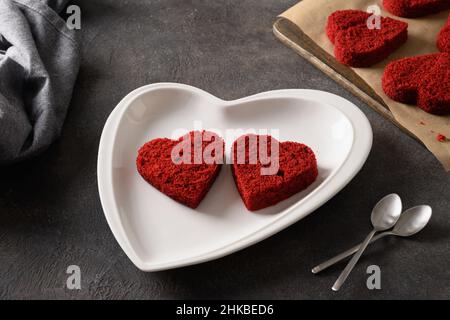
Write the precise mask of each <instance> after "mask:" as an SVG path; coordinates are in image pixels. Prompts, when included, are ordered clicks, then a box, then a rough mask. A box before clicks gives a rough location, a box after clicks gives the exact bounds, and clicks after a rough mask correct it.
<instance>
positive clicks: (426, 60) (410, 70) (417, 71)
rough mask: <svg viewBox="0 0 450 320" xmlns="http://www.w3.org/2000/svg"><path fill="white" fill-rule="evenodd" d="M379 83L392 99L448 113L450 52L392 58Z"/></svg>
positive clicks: (434, 112)
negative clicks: (393, 59)
mask: <svg viewBox="0 0 450 320" xmlns="http://www.w3.org/2000/svg"><path fill="white" fill-rule="evenodd" d="M382 87H383V90H384V92H385V93H386V95H387V96H389V97H390V98H391V99H393V100H395V101H398V102H401V103H407V104H417V106H418V107H420V108H421V109H423V110H424V111H426V112H428V113H431V114H436V115H445V114H449V113H450V90H449V88H450V54H448V53H436V54H429V55H423V56H417V57H410V58H404V59H399V60H396V61H393V62H391V63H390V64H388V65H387V67H386V68H385V70H384V73H383V78H382Z"/></svg>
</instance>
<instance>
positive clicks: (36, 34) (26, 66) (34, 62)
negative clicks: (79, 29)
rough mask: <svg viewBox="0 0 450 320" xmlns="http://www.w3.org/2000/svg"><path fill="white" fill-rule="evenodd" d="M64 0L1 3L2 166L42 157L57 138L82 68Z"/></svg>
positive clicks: (0, 88) (0, 113)
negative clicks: (64, 18)
mask: <svg viewBox="0 0 450 320" xmlns="http://www.w3.org/2000/svg"><path fill="white" fill-rule="evenodd" d="M67 1H68V0H40V1H36V0H0V165H1V164H8V163H12V162H15V161H19V160H23V159H26V158H29V157H31V156H34V155H36V154H38V153H40V152H42V151H44V150H45V149H46V148H47V147H48V146H49V145H50V144H51V143H52V142H53V141H54V140H55V139H56V138H57V137H58V136H59V134H60V132H61V128H62V125H63V122H64V119H65V117H66V113H67V108H68V106H69V103H70V99H71V96H72V90H73V86H74V84H75V80H76V77H77V74H78V70H79V66H80V48H79V46H78V42H77V39H76V35H75V32H74V31H71V30H69V29H68V28H67V26H66V23H65V21H64V20H63V19H62V18H61V17H60V16H59V15H58V13H59V12H60V11H61V10H62V9H63V8H64V7H65V5H66V3H67Z"/></svg>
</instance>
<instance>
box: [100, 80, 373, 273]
mask: <svg viewBox="0 0 450 320" xmlns="http://www.w3.org/2000/svg"><path fill="white" fill-rule="evenodd" d="M196 121H201V122H202V125H203V129H212V128H214V129H216V130H217V129H218V130H220V131H221V132H222V133H223V134H225V133H226V130H227V129H237V128H241V129H248V128H253V129H256V130H258V129H269V130H271V129H279V134H280V137H279V138H280V141H287V140H292V141H298V142H302V143H305V144H307V145H308V146H310V147H311V148H312V149H313V150H314V152H315V154H316V156H317V161H318V166H319V177H318V179H317V181H316V182H315V183H314V184H313V185H311V186H310V187H309V188H308V189H307V190H305V191H303V192H301V193H299V194H297V195H295V196H293V197H291V198H289V199H288V200H285V201H283V202H281V203H279V204H278V205H276V206H273V207H270V208H267V209H264V210H261V211H257V212H249V211H247V209H246V208H245V206H244V204H243V202H242V200H241V198H240V196H239V194H238V192H237V190H236V187H235V184H234V181H233V178H232V176H231V171H230V168H229V165H224V167H223V169H222V171H221V173H220V175H219V177H218V178H217V180H216V182H215V183H214V185H213V187H212V188H211V190H210V191H209V193H208V194H207V196H206V198H205V199H204V200H203V202H202V203H201V204H200V206H199V207H198V208H197V209H195V210H193V209H190V208H188V207H185V206H183V205H181V204H179V203H177V202H175V201H173V200H172V199H170V198H168V197H167V196H165V195H164V194H162V193H160V192H159V191H157V190H156V189H154V188H153V187H152V186H150V185H149V184H147V183H146V182H145V181H144V180H143V179H142V178H141V177H140V175H139V174H138V172H137V170H136V162H135V161H136V155H137V151H138V149H139V147H140V146H142V145H143V144H144V143H145V142H147V141H149V140H151V139H154V138H157V137H169V138H171V137H172V134H173V132H174V130H176V129H179V128H186V129H188V130H192V129H194V124H195V122H196ZM227 137H228V136H226V137H225V136H224V138H227ZM371 146H372V129H371V127H370V124H369V121H368V120H367V118H366V117H365V116H364V114H363V113H362V112H361V111H360V110H359V109H358V108H357V107H356V106H355V105H354V104H352V103H351V102H349V101H347V100H345V99H343V98H341V97H339V96H336V95H333V94H330V93H326V92H322V91H315V90H278V91H271V92H265V93H261V94H257V95H254V96H251V97H247V98H243V99H240V100H235V101H224V100H221V99H219V98H217V97H214V96H212V95H211V94H209V93H207V92H205V91H202V90H200V89H197V88H194V87H191V86H187V85H182V84H174V83H158V84H152V85H148V86H144V87H141V88H139V89H137V90H135V91H133V92H131V93H130V94H129V95H127V96H126V97H125V98H124V99H123V100H122V101H121V102H120V103H119V104H118V105H117V107H116V108H115V109H114V111H113V112H112V113H111V115H110V117H109V118H108V121H107V122H106V125H105V128H104V130H103V134H102V138H101V141H100V148H99V155H98V184H99V191H100V198H101V202H102V206H103V210H104V212H105V216H106V219H107V221H108V224H109V226H110V228H111V230H112V232H113V234H114V236H115V237H116V239H117V241H118V242H119V244H120V246H121V247H122V249H123V250H124V251H125V253H126V254H127V255H128V257H129V258H130V259H131V261H132V262H133V263H134V264H135V265H136V266H137V267H138V268H139V269H141V270H144V271H158V270H165V269H170V268H176V267H181V266H186V265H191V264H196V263H200V262H204V261H209V260H212V259H216V258H219V257H222V256H225V255H227V254H230V253H232V252H235V251H237V250H240V249H243V248H245V247H248V246H250V245H252V244H254V243H256V242H258V241H261V240H263V239H265V238H267V237H269V236H271V235H273V234H274V233H276V232H278V231H280V230H282V229H284V228H286V227H287V226H289V225H291V224H293V223H294V222H296V221H298V220H300V219H302V218H304V217H305V216H306V215H308V214H309V213H310V212H312V211H314V210H315V209H317V208H318V207H319V206H321V205H322V204H324V203H325V202H326V201H328V200H329V199H330V198H331V197H333V196H334V195H335V194H336V193H337V192H338V191H340V190H341V189H342V188H343V187H344V186H345V185H346V184H347V183H348V182H350V180H351V179H352V178H353V177H354V176H355V175H356V173H357V172H358V171H359V170H360V169H361V167H362V165H363V164H364V162H365V161H366V159H367V156H368V154H369V152H370V148H371Z"/></svg>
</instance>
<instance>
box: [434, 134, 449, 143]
mask: <svg viewBox="0 0 450 320" xmlns="http://www.w3.org/2000/svg"><path fill="white" fill-rule="evenodd" d="M436 140H437V141H439V142H445V141H447V137H446V136H444V135H443V134H438V135H437V136H436Z"/></svg>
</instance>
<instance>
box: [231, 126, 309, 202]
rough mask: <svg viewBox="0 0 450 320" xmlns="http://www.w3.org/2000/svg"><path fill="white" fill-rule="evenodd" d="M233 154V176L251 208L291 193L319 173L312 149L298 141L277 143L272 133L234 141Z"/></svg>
mask: <svg viewBox="0 0 450 320" xmlns="http://www.w3.org/2000/svg"><path fill="white" fill-rule="evenodd" d="M232 154H233V165H232V172H233V177H234V180H235V183H236V186H237V189H238V191H239V194H240V195H241V198H242V200H243V201H244V204H245V206H246V207H247V209H248V210H250V211H256V210H260V209H263V208H267V207H270V206H273V205H275V204H277V203H278V202H280V201H282V200H285V199H287V198H289V197H291V196H292V195H294V194H296V193H298V192H300V191H302V190H304V189H306V188H307V187H308V186H309V185H311V184H312V183H313V182H314V181H315V180H316V178H317V176H318V169H317V161H316V157H315V155H314V152H313V151H312V150H311V149H310V148H309V147H308V146H306V145H304V144H301V143H297V142H290V141H289V142H282V143H280V142H278V140H276V139H275V138H273V137H271V136H262V135H253V134H249V135H244V136H242V137H240V138H238V139H237V140H236V141H235V142H234V143H233V148H232ZM264 155H265V156H264Z"/></svg>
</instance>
